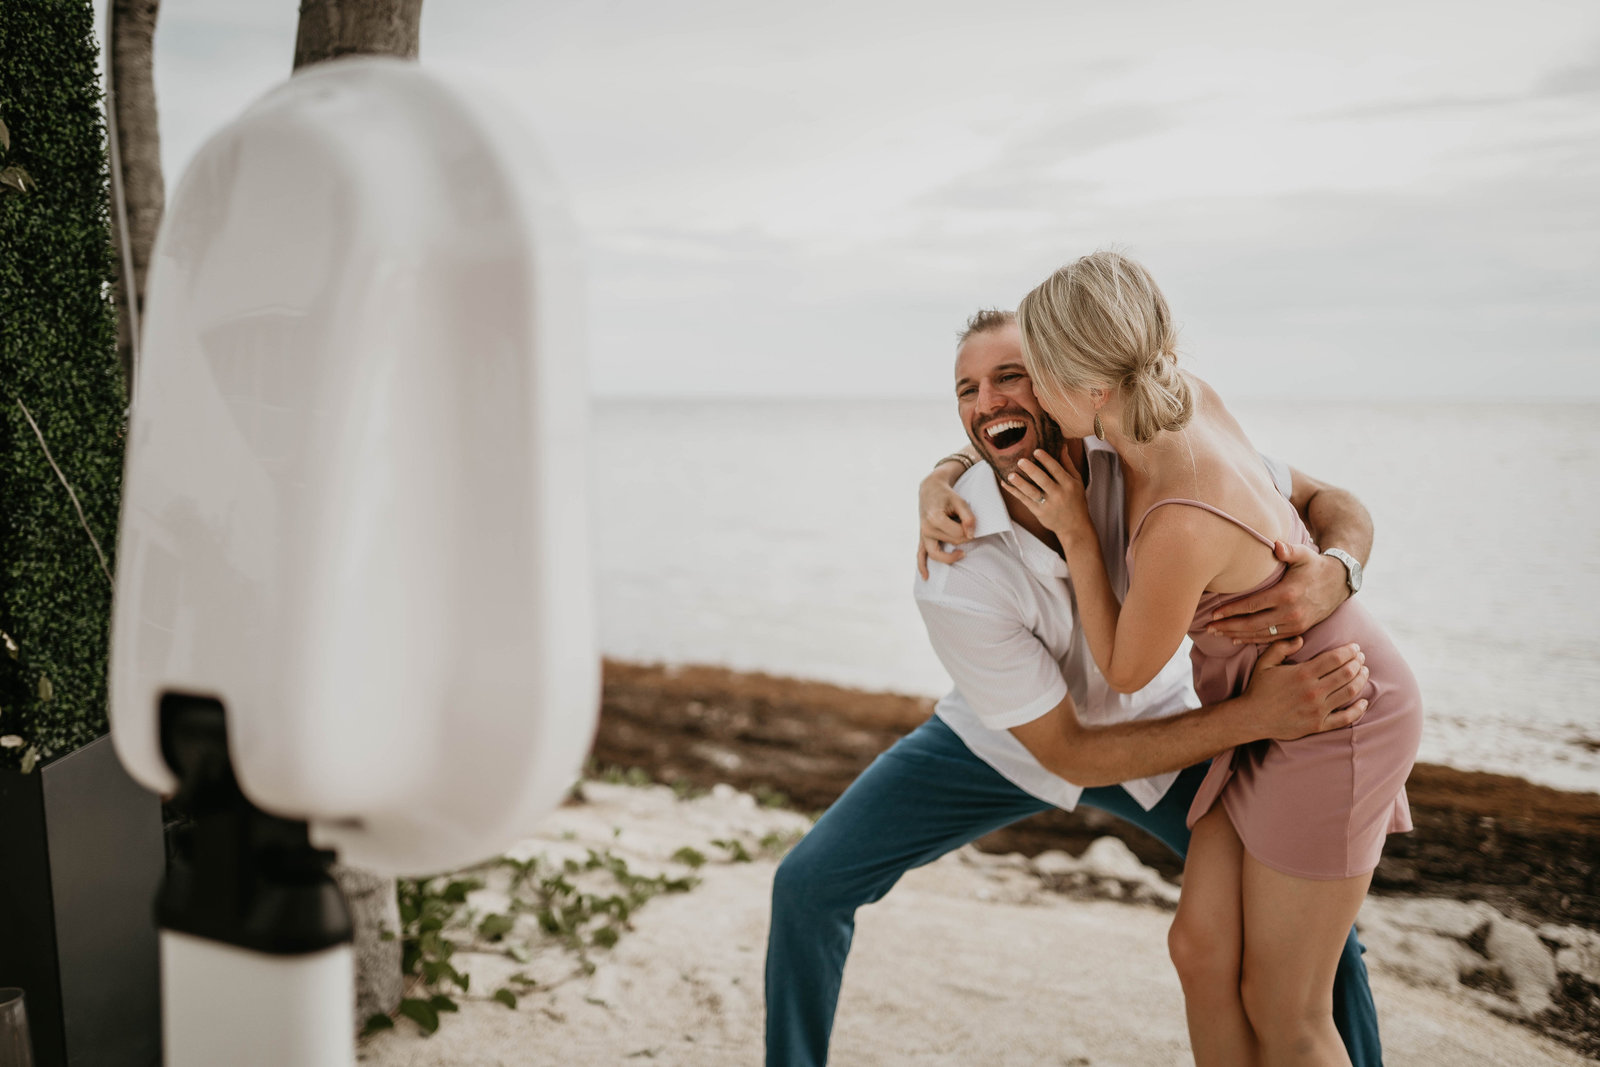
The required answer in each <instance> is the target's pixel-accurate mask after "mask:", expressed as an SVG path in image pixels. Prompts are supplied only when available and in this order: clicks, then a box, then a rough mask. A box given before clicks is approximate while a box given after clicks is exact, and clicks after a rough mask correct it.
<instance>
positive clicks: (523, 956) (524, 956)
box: [506, 943, 533, 963]
mask: <svg viewBox="0 0 1600 1067" xmlns="http://www.w3.org/2000/svg"><path fill="white" fill-rule="evenodd" d="M506 955H507V956H510V957H511V958H512V959H514V960H516V961H517V962H518V963H527V962H528V961H529V960H531V959H533V953H531V952H529V951H528V946H527V945H517V944H509V943H508V944H507V945H506Z"/></svg>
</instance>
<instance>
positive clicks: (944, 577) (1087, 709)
mask: <svg viewBox="0 0 1600 1067" xmlns="http://www.w3.org/2000/svg"><path fill="white" fill-rule="evenodd" d="M1084 445H1085V450H1086V452H1087V458H1088V464H1089V483H1088V487H1087V490H1088V498H1089V517H1090V519H1091V520H1092V521H1093V523H1094V527H1095V532H1096V533H1097V534H1098V535H1099V537H1100V551H1101V554H1102V555H1103V556H1104V557H1105V561H1106V570H1107V572H1108V574H1109V576H1110V578H1111V586H1112V589H1113V590H1114V591H1115V592H1116V594H1117V596H1118V597H1119V598H1120V597H1122V596H1124V595H1126V593H1127V590H1128V575H1127V566H1126V551H1127V545H1128V532H1127V529H1126V520H1125V515H1124V510H1125V509H1124V503H1123V501H1124V490H1123V480H1122V466H1121V463H1120V462H1119V460H1118V458H1117V453H1116V451H1115V450H1114V449H1112V448H1111V447H1110V446H1108V445H1105V444H1103V443H1102V442H1100V441H1098V440H1096V439H1094V438H1088V439H1086V440H1085V442H1084ZM1268 466H1269V468H1271V469H1272V472H1273V477H1274V480H1275V481H1276V482H1277V483H1278V486H1279V488H1280V489H1282V490H1283V491H1284V493H1285V495H1287V494H1288V489H1287V488H1286V487H1287V485H1288V482H1289V476H1288V471H1287V468H1284V467H1282V466H1281V465H1278V464H1274V463H1272V462H1271V461H1268ZM955 489H956V492H957V493H959V494H960V495H961V496H962V497H963V498H964V499H965V500H966V501H967V504H968V506H970V507H971V508H972V513H973V516H974V517H975V518H976V520H977V527H976V531H977V532H976V536H975V537H974V538H973V540H972V541H971V542H970V543H968V544H965V545H963V546H961V547H962V549H963V551H964V552H965V556H964V558H962V559H961V560H959V561H958V562H956V563H953V564H944V563H937V562H934V561H931V560H930V561H929V563H928V572H929V575H928V579H927V580H926V581H923V580H922V579H921V577H920V576H919V577H918V579H917V582H916V586H915V590H914V591H915V596H916V600H917V607H918V609H919V610H920V611H921V612H922V620H923V623H924V624H925V625H926V626H927V628H928V639H929V640H930V641H931V642H932V644H933V649H934V651H935V652H936V653H937V654H938V656H939V659H940V660H941V661H942V662H943V664H944V667H945V670H946V671H948V672H949V674H950V678H951V680H952V681H953V682H954V683H955V688H954V689H953V690H951V691H950V693H949V694H948V695H946V696H945V697H944V699H942V700H940V701H939V704H938V706H937V707H936V708H935V709H934V714H936V715H938V716H939V718H941V719H943V720H944V722H945V724H946V725H948V726H949V727H950V729H952V730H954V731H955V732H956V735H957V736H959V737H960V738H961V740H962V741H963V742H965V743H966V745H967V747H968V748H970V749H971V750H972V752H973V754H974V755H976V756H978V758H980V759H982V760H983V761H984V762H985V763H987V764H989V766H991V767H993V768H994V769H995V770H996V771H998V772H1000V774H1002V775H1004V776H1005V777H1006V778H1007V779H1008V780H1010V781H1011V782H1012V783H1013V784H1015V785H1016V786H1017V787H1018V788H1019V789H1022V790H1024V791H1025V792H1027V793H1029V794H1031V795H1032V796H1036V797H1038V798H1039V799H1040V800H1043V801H1046V802H1048V803H1050V804H1054V805H1055V806H1056V807H1059V808H1062V809H1064V810H1067V811H1071V810H1072V809H1073V808H1074V807H1075V806H1076V805H1077V803H1078V797H1079V794H1081V793H1082V792H1083V790H1082V789H1081V788H1080V787H1078V786H1075V785H1073V784H1072V783H1071V782H1069V781H1067V780H1066V779H1065V778H1062V777H1060V776H1059V775H1056V774H1053V773H1052V772H1050V771H1048V770H1046V769H1045V768H1044V766H1043V765H1042V764H1040V763H1039V761H1038V760H1036V759H1035V758H1034V757H1033V754H1032V753H1031V752H1029V751H1028V749H1027V748H1026V746H1024V745H1023V744H1022V742H1020V741H1018V740H1017V739H1016V737H1014V736H1013V735H1012V734H1011V732H1010V728H1011V727H1013V726H1020V725H1022V724H1023V723H1026V722H1032V721H1033V720H1034V719H1037V718H1038V717H1039V716H1041V715H1043V714H1045V713H1046V712H1048V711H1050V710H1051V709H1052V708H1054V707H1055V706H1056V705H1057V704H1059V703H1061V699H1062V698H1063V697H1064V696H1066V695H1067V694H1068V693H1069V692H1070V693H1071V694H1072V701H1073V704H1074V705H1075V706H1076V708H1077V712H1078V719H1079V721H1080V722H1082V723H1084V724H1085V725H1101V724H1106V723H1115V722H1128V721H1131V720H1135V719H1159V718H1164V717H1166V716H1169V715H1175V714H1177V713H1179V712H1182V711H1187V710H1189V709H1191V708H1195V707H1198V706H1199V703H1200V702H1199V700H1198V699H1197V698H1196V697H1195V694H1194V686H1193V682H1192V677H1193V676H1192V671H1191V668H1190V664H1189V655H1188V653H1189V642H1188V640H1187V639H1185V640H1184V642H1183V644H1182V646H1180V647H1179V649H1178V652H1177V654H1176V655H1174V656H1173V657H1172V659H1171V661H1169V662H1168V663H1167V665H1166V666H1165V667H1163V668H1162V669H1161V673H1160V674H1158V675H1156V677H1155V678H1154V679H1153V680H1152V681H1151V682H1150V684H1149V685H1146V686H1145V687H1144V688H1143V689H1141V690H1139V691H1138V692H1137V693H1132V694H1124V693H1118V692H1117V691H1116V690H1114V689H1112V688H1111V687H1110V686H1109V685H1107V684H1106V681H1105V678H1104V677H1102V676H1101V674H1100V670H1099V668H1098V667H1096V666H1095V663H1094V657H1093V656H1092V655H1091V654H1090V652H1089V647H1088V642H1087V640H1086V639H1085V637H1084V635H1083V632H1082V629H1081V628H1080V627H1079V625H1078V607H1077V601H1076V600H1075V598H1074V596H1073V592H1072V586H1071V584H1070V582H1069V580H1068V575H1067V565H1066V561H1065V560H1063V559H1062V558H1061V557H1060V556H1059V555H1058V554H1056V553H1055V552H1054V551H1052V550H1051V549H1050V548H1049V547H1047V546H1046V545H1045V544H1044V543H1043V542H1042V541H1040V540H1039V539H1038V538H1037V537H1034V536H1033V534H1031V533H1029V532H1028V531H1027V530H1025V529H1023V528H1022V527H1020V526H1017V525H1015V524H1014V523H1013V522H1012V521H1011V516H1010V514H1009V513H1007V511H1006V506H1005V499H1004V496H1003V494H1002V491H1001V489H1000V485H999V482H998V481H997V480H996V478H995V475H994V471H993V469H992V468H991V467H990V466H989V465H988V464H987V463H978V464H976V465H975V466H974V467H973V468H972V469H971V470H969V471H967V472H966V474H964V475H962V477H961V479H960V480H959V481H957V482H956V485H955ZM1177 777H1178V776H1177V773H1176V772H1174V773H1169V774H1160V775H1156V776H1154V777H1151V778H1139V779H1135V780H1134V781H1131V782H1124V783H1122V784H1123V788H1124V789H1126V790H1127V791H1128V793H1129V795H1130V796H1132V797H1133V799H1134V800H1135V801H1137V802H1138V803H1139V805H1140V806H1141V807H1143V808H1144V809H1145V810H1146V811H1148V810H1150V809H1151V808H1153V807H1155V806H1156V804H1157V803H1158V802H1159V801H1160V800H1161V798H1162V796H1163V795H1165V794H1166V791H1167V789H1168V787H1170V786H1171V785H1172V783H1173V781H1174V780H1176V779H1177Z"/></svg>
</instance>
